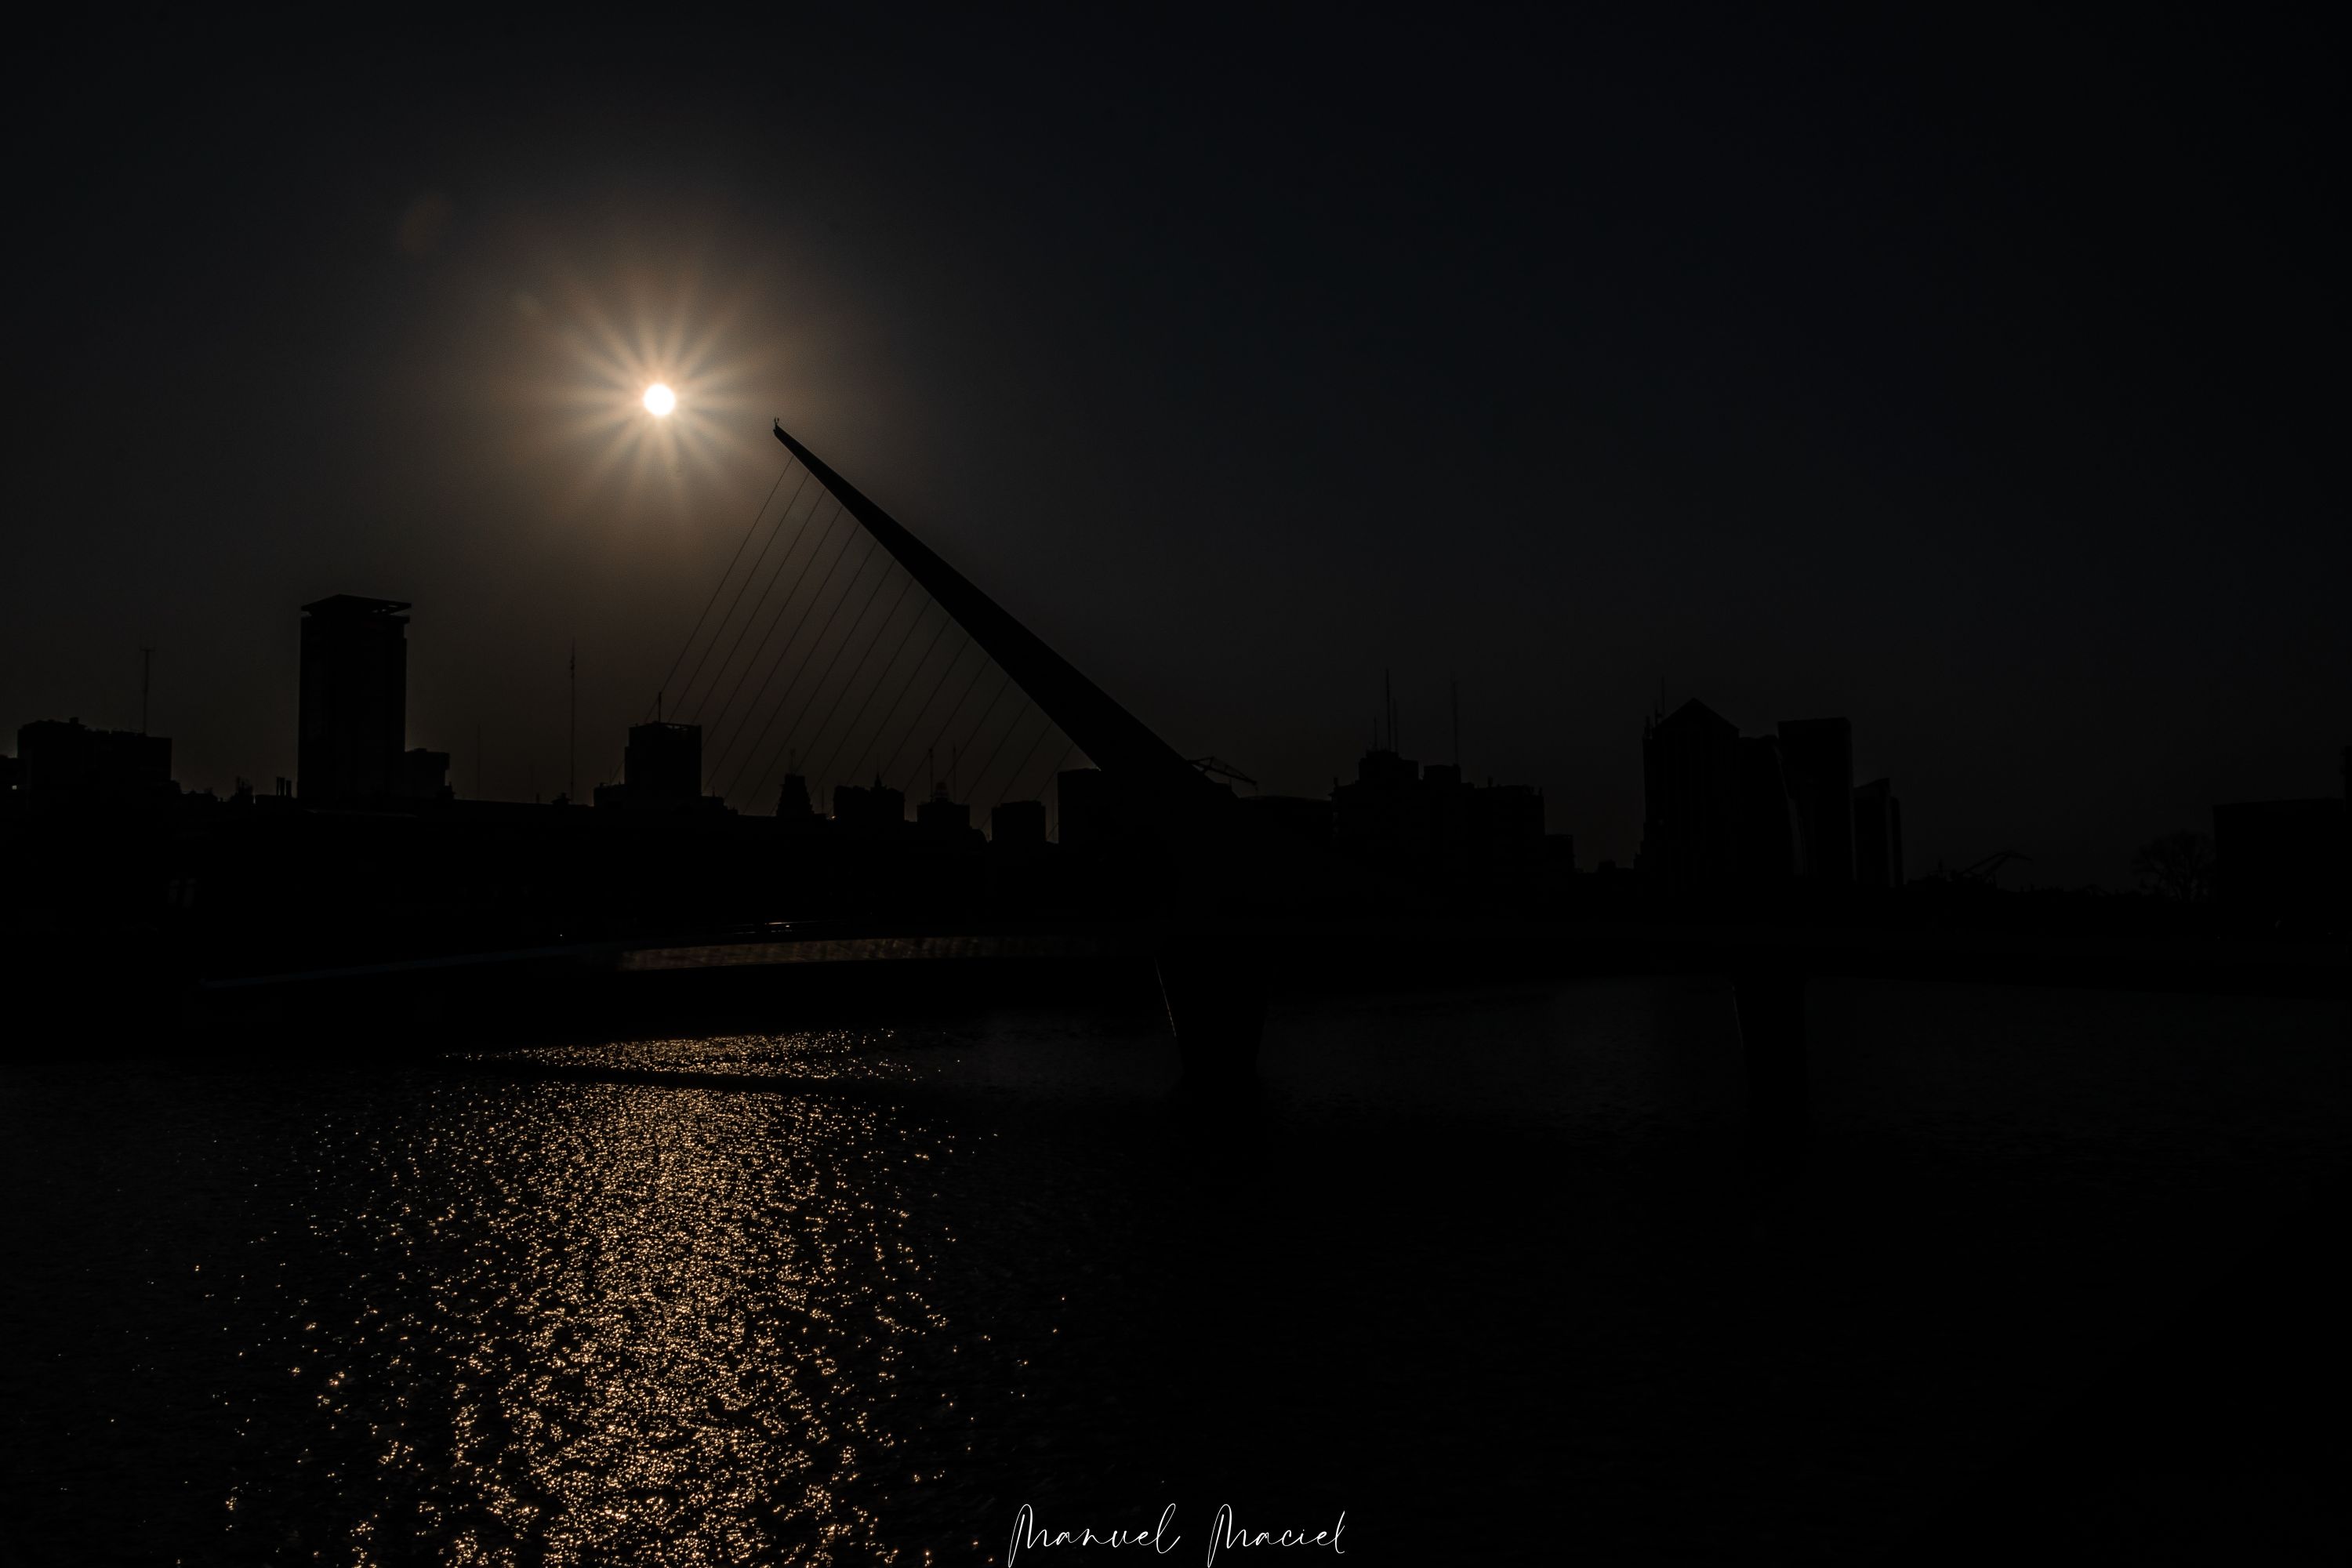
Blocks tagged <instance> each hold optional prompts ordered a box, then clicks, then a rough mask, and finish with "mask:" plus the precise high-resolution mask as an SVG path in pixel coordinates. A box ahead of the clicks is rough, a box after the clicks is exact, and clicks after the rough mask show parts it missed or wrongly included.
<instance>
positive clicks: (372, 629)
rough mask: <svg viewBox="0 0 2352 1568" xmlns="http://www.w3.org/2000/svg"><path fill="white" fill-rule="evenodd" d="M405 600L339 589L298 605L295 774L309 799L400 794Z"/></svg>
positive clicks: (405, 707)
mask: <svg viewBox="0 0 2352 1568" xmlns="http://www.w3.org/2000/svg"><path fill="white" fill-rule="evenodd" d="M407 608H408V605H405V604H404V603H402V602H400V601H399V600H396V599H363V598H361V597H358V596H357V595H352V594H337V595H334V596H333V597H332V598H327V599H320V600H319V601H317V602H316V603H314V604H309V605H303V606H302V695H301V715H300V723H299V731H298V733H297V736H296V754H295V776H296V780H297V787H298V788H299V790H300V792H301V795H302V798H303V799H305V800H308V801H312V802H320V801H330V802H331V801H350V800H373V799H378V798H381V797H383V796H388V795H398V794H400V793H401V789H400V784H401V779H402V773H403V763H402V759H401V752H402V751H403V750H404V748H405V746H406V745H407V741H408V633H407V631H406V629H405V628H406V627H407V626H408V617H407V616H404V615H402V614H401V613H400V612H402V611H403V610H405V609H407Z"/></svg>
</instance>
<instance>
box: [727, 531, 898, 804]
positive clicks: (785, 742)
mask: <svg viewBox="0 0 2352 1568" xmlns="http://www.w3.org/2000/svg"><path fill="white" fill-rule="evenodd" d="M883 553H884V555H885V561H884V563H883V571H882V575H880V576H879V577H877V578H875V579H874V586H873V587H872V588H870V589H868V590H867V591H866V599H865V602H864V603H862V604H860V605H858V606H857V614H856V616H853V617H852V618H851V620H850V623H849V625H848V626H847V627H846V628H845V629H844V630H843V632H842V634H841V641H840V643H839V644H838V645H837V646H836V647H835V648H834V650H833V657H832V658H828V659H826V660H825V663H824V672H823V673H822V674H820V675H819V676H818V677H817V678H816V683H815V684H814V685H813V686H811V687H810V688H809V689H808V695H807V696H806V697H803V698H802V699H801V705H800V707H799V708H798V709H797V710H795V711H794V712H793V720H792V722H791V723H789V724H787V725H785V726H784V733H783V736H782V739H781V740H779V741H778V742H776V749H775V750H774V751H773V752H770V753H769V755H768V766H767V767H766V769H764V770H761V772H760V782H759V784H757V785H756V786H755V788H758V789H764V788H766V787H767V781H768V778H769V776H770V775H772V773H774V772H775V764H776V763H777V761H778V760H779V759H780V758H782V757H783V756H784V755H786V754H787V748H789V747H790V746H791V745H792V743H793V739H794V738H795V737H796V736H798V735H799V733H800V729H801V721H802V720H803V719H805V718H807V717H808V713H809V710H810V709H812V708H814V706H816V700H817V699H818V698H819V697H821V696H823V695H824V689H825V686H826V684H827V683H828V682H829V681H831V680H832V679H833V672H834V670H835V668H837V667H838V666H839V665H840V663H841V656H842V655H844V654H845V653H847V652H848V651H849V650H850V649H851V648H852V647H855V646H856V642H857V628H858V627H860V626H864V625H865V624H866V616H867V615H868V614H869V613H870V612H871V611H872V610H873V608H874V601H875V600H876V599H877V598H879V597H881V595H882V585H883V584H885V583H887V582H888V581H889V580H890V573H891V570H892V568H894V567H896V566H897V564H898V563H897V562H895V561H891V560H888V559H887V554H888V552H887V551H886V552H883ZM899 575H900V576H902V577H905V578H906V579H907V587H909V588H911V587H912V586H914V583H915V580H914V578H913V577H912V576H911V575H908V574H907V573H905V572H900V573H899ZM851 587H852V588H853V589H854V588H855V587H856V584H855V583H854V582H853V583H852V584H851ZM906 596H907V590H906V588H901V589H900V590H899V591H898V599H893V600H892V601H891V602H890V611H889V614H888V615H886V616H883V617H882V621H883V626H887V625H888V624H889V619H890V616H891V615H896V614H897V613H898V604H899V601H900V600H903V599H905V598H906ZM847 597H848V595H843V598H844V600H845V601H846V599H847ZM838 613H839V607H838V606H835V614H838ZM875 635H876V638H877V640H879V638H880V635H881V632H880V628H878V627H877V629H876V634H875ZM817 642H818V644H820V645H821V644H823V642H824V633H822V632H820V633H818V634H817ZM810 651H811V654H812V656H814V651H815V650H814V648H812V649H811V650H810ZM866 651H867V653H868V654H870V653H871V652H872V651H873V650H872V648H871V647H868V648H867V650H866ZM863 663H864V657H863V656H861V658H860V659H859V664H861V665H862V664H863ZM856 679H857V666H855V665H853V666H852V667H851V668H850V683H851V684H853V685H854V684H855V683H856ZM842 689H843V691H847V690H848V686H844V687H843V688H842ZM840 705H841V699H840V698H839V697H835V699H834V706H835V708H838V707H839V706H840ZM832 718H833V712H832V710H830V709H828V710H826V712H825V720H826V721H827V722H830V721H832ZM816 732H817V735H818V736H820V737H821V736H822V735H823V734H824V724H819V725H818V726H817V731H816ZM754 754H755V755H756V754H757V748H756V747H755V748H754ZM753 766H754V764H753V763H751V761H750V760H749V759H747V760H746V762H745V767H746V769H747V770H750V769H751V768H752V767H753Z"/></svg>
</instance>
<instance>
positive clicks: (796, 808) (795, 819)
mask: <svg viewBox="0 0 2352 1568" xmlns="http://www.w3.org/2000/svg"><path fill="white" fill-rule="evenodd" d="M776 820H777V821H779V822H781V823H782V824H783V825H784V826H785V827H787V828H789V829H791V830H792V831H793V832H795V833H801V832H806V831H808V830H809V829H811V828H813V827H814V826H816V825H817V821H818V817H817V815H816V805H815V803H814V802H813V801H811V800H810V799H809V787H808V780H807V779H805V778H803V776H802V775H800V774H799V773H786V774H785V775H784V782H783V784H782V785H781V786H779V787H778V789H777V791H776Z"/></svg>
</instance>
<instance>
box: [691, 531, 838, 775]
mask: <svg viewBox="0 0 2352 1568" xmlns="http://www.w3.org/2000/svg"><path fill="white" fill-rule="evenodd" d="M841 519H842V513H841V512H840V511H839V510H838V509H836V510H835V512H834V515H833V516H832V517H831V518H830V519H828V520H827V521H826V522H825V525H824V533H823V534H821V535H820V536H819V537H818V541H817V546H816V548H815V549H814V551H812V552H810V554H809V559H808V564H807V565H805V566H803V568H802V569H801V576H800V581H799V582H797V583H795V584H793V591H792V592H791V593H790V594H788V595H785V598H784V602H783V604H782V605H781V606H779V607H778V609H777V611H776V618H775V619H774V620H773V621H772V622H771V623H770V624H769V626H768V630H767V632H766V634H765V635H764V636H762V637H761V638H760V646H759V647H757V648H755V649H753V650H752V654H751V663H750V664H748V665H746V666H744V669H743V675H742V676H739V677H738V678H737V679H738V682H739V683H740V681H741V680H742V679H745V678H748V677H749V676H750V674H751V671H752V669H754V668H757V667H758V665H759V662H760V655H761V653H762V652H764V651H765V650H766V648H767V646H768V643H769V642H770V640H771V639H772V638H773V637H775V635H776V630H777V628H778V627H779V626H782V625H783V624H784V621H785V619H786V617H787V616H791V612H792V606H793V600H794V599H796V598H798V597H799V596H800V591H801V589H802V588H803V587H804V586H807V585H809V584H812V583H814V587H812V588H811V589H810V592H809V598H808V603H806V604H805V605H802V606H801V611H800V614H799V615H798V616H793V617H792V627H793V629H792V630H791V631H789V632H786V633H785V634H784V640H783V643H782V645H781V646H780V647H778V648H777V649H776V652H775V657H774V658H771V659H770V660H769V661H768V665H767V672H766V673H765V674H763V675H762V676H761V678H760V684H759V685H758V686H757V687H755V688H754V689H752V692H751V701H750V702H749V703H748V704H747V705H746V706H745V708H744V710H743V713H742V717H741V718H740V719H738V720H736V721H734V722H735V727H734V728H733V730H731V731H729V734H730V739H729V740H728V741H727V742H726V743H725V746H724V748H723V749H722V750H720V751H719V752H717V753H716V761H714V762H713V763H711V766H710V772H711V773H712V775H713V776H716V774H717V773H718V772H719V768H721V767H723V766H724V765H725V763H726V761H727V758H728V757H729V755H730V754H731V753H732V752H733V751H734V749H735V746H736V743H737V742H740V740H741V739H742V736H743V731H744V729H745V728H746V727H747V726H748V725H749V724H750V723H751V715H752V714H754V713H756V712H758V711H759V710H760V704H761V700H762V699H764V698H765V697H766V696H767V695H768V688H769V686H770V685H771V684H772V683H773V682H774V680H775V679H776V672H777V671H778V670H780V669H782V668H783V667H784V662H785V659H786V658H788V657H789V656H790V655H791V653H792V650H793V644H794V643H796V642H798V641H799V640H800V635H801V632H802V630H803V628H804V627H805V626H807V625H808V620H809V616H811V615H812V614H814V612H815V610H816V607H817V605H819V604H821V603H823V602H824V595H825V592H826V590H827V589H829V588H830V587H832V585H833V579H834V576H835V574H836V573H838V572H839V571H840V570H841V563H842V562H843V561H844V560H845V559H846V558H847V556H848V554H849V547H850V546H851V545H852V544H853V543H855V542H856V532H855V531H854V530H853V531H843V532H841V534H840V548H839V549H838V550H836V551H835V552H834V556H833V560H832V562H831V563H830V564H828V565H827V566H826V567H825V569H824V574H823V575H822V576H816V575H814V573H815V569H816V563H817V562H818V561H819V560H820V559H822V558H823V556H824V550H825V546H826V545H827V544H828V543H830V542H832V541H833V539H834V536H835V528H834V524H835V523H837V522H839V521H841ZM859 564H860V565H861V566H862V565H863V564H864V563H863V562H861V563H859ZM795 673H797V672H795ZM785 689H787V690H789V689H791V688H790V685H789V683H788V684H787V686H786V688H785ZM728 706H729V707H730V708H732V707H733V706H734V699H733V697H732V696H730V698H729V699H728ZM711 739H712V741H714V742H716V741H717V740H718V736H717V735H716V734H715V733H714V734H713V735H712V737H711ZM704 754H705V755H706V756H710V755H712V754H713V753H712V752H711V751H710V749H709V748H708V747H706V748H705V751H704Z"/></svg>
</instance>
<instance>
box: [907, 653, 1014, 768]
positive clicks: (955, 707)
mask: <svg viewBox="0 0 2352 1568" xmlns="http://www.w3.org/2000/svg"><path fill="white" fill-rule="evenodd" d="M976 641H977V639H975V643H976ZM993 668H996V661H995V660H994V659H992V658H989V657H988V650H987V649H986V648H984V647H983V648H982V649H981V650H980V663H979V664H977V665H976V666H974V667H973V668H972V672H971V679H970V680H967V681H965V682H964V683H963V689H962V690H961V691H959V692H957V693H956V697H955V700H954V701H952V702H950V703H949V704H948V707H947V717H946V718H945V719H944V720H942V721H940V727H939V729H938V730H937V731H934V732H933V733H932V735H931V740H930V744H929V745H928V746H926V747H924V748H923V749H924V750H925V751H927V752H936V751H938V750H939V749H940V742H941V741H944V740H946V739H947V738H948V727H949V726H950V725H951V724H953V723H954V722H955V718H956V715H957V714H959V713H961V712H962V711H963V705H964V701H965V700H966V699H967V698H969V697H971V694H972V691H973V689H975V688H976V687H978V686H979V685H980V681H981V678H982V676H984V675H986V674H987V673H988V672H989V671H990V670H992V669H993ZM1005 679H1007V680H1008V681H1009V680H1010V679H1012V678H1011V677H1010V676H1007V677H1006V678H1005ZM999 690H1000V691H1002V688H999ZM925 711H926V712H928V711H929V708H928V706H927V707H926V709H925ZM915 719H916V722H915V725H914V727H913V728H912V729H909V730H908V731H907V739H906V740H905V741H901V742H899V743H898V751H896V752H892V753H891V756H890V760H889V762H887V763H885V764H884V765H883V767H882V770H881V775H882V777H884V778H886V779H890V778H896V777H897V776H898V759H899V758H900V757H901V756H904V755H905V754H906V751H907V745H908V742H911V741H913V740H914V738H915V737H916V736H917V735H919V734H920V733H922V731H923V725H922V719H923V714H921V713H918V714H917V715H916V716H915Z"/></svg>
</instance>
